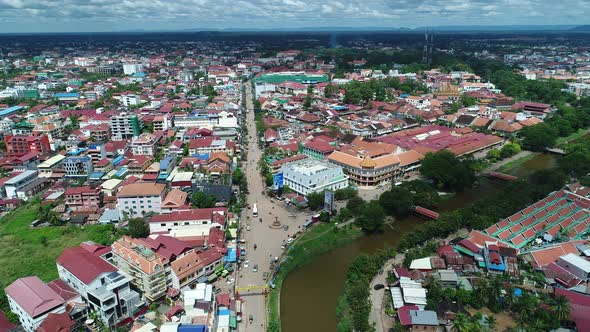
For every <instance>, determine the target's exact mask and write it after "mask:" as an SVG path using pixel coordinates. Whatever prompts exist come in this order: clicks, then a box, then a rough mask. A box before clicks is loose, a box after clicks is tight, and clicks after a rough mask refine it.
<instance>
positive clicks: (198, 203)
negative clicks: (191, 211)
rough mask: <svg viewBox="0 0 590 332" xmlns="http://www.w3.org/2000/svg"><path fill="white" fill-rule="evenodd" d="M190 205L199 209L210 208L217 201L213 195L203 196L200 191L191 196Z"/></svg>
mask: <svg viewBox="0 0 590 332" xmlns="http://www.w3.org/2000/svg"><path fill="white" fill-rule="evenodd" d="M191 203H192V205H193V206H194V207H196V208H199V209H202V208H211V207H214V206H215V203H217V199H216V198H215V196H213V195H205V193H204V192H202V191H196V192H195V193H193V195H192V196H191Z"/></svg>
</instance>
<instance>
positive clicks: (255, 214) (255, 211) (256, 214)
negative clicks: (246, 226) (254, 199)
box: [252, 203, 258, 217]
mask: <svg viewBox="0 0 590 332" xmlns="http://www.w3.org/2000/svg"><path fill="white" fill-rule="evenodd" d="M252 216H254V217H258V207H257V206H256V203H254V205H253V206H252Z"/></svg>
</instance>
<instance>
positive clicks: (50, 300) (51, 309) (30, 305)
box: [5, 276, 66, 332]
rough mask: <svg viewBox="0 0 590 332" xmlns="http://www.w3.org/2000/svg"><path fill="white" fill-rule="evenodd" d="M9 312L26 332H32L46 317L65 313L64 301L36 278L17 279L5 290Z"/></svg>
mask: <svg viewBox="0 0 590 332" xmlns="http://www.w3.org/2000/svg"><path fill="white" fill-rule="evenodd" d="M5 291H6V297H7V298H8V304H9V306H10V310H11V311H12V312H13V313H15V314H16V315H17V316H18V319H19V321H20V323H21V325H22V327H23V329H24V330H25V331H27V332H34V331H36V330H37V328H38V327H39V325H41V323H43V321H44V320H45V318H47V315H49V314H51V313H53V314H59V313H63V312H65V311H66V308H65V301H64V299H63V298H61V297H60V296H59V294H57V293H56V292H55V291H54V290H53V289H51V287H49V286H48V285H47V284H45V283H44V282H43V281H41V279H39V278H38V277H36V276H32V277H25V278H20V279H17V280H16V281H15V282H13V283H12V284H10V285H9V286H8V287H6V289H5Z"/></svg>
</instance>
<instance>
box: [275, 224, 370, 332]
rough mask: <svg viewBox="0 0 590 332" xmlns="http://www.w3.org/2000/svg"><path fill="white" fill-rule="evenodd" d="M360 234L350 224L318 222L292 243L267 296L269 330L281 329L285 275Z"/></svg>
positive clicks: (359, 231)
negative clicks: (281, 296)
mask: <svg viewBox="0 0 590 332" xmlns="http://www.w3.org/2000/svg"><path fill="white" fill-rule="evenodd" d="M361 234H362V232H361V230H360V229H358V228H356V227H352V226H351V227H346V228H344V229H339V228H337V227H335V226H334V224H332V223H330V224H318V225H316V226H315V227H313V228H312V229H311V230H309V231H308V232H306V233H305V234H304V235H303V236H301V238H299V239H298V240H297V241H296V242H295V243H294V244H293V245H294V248H293V249H292V250H289V256H288V257H289V258H288V259H287V260H286V261H285V263H283V264H282V265H281V269H280V271H279V272H278V274H277V275H276V277H275V285H276V288H275V289H272V290H271V291H270V293H269V296H268V308H269V314H268V322H269V325H268V326H269V329H268V330H269V331H280V329H281V317H280V312H279V310H280V295H281V286H282V285H283V281H284V280H285V278H286V277H287V275H288V274H289V273H290V272H291V271H293V270H295V269H297V268H299V267H301V266H303V265H305V264H307V263H309V262H311V261H312V260H313V259H314V258H315V257H316V256H317V255H320V254H323V253H326V252H328V251H330V250H333V249H335V248H338V247H340V246H342V245H344V244H346V243H348V242H350V241H352V240H354V239H356V238H357V237H359V236H360V235H361Z"/></svg>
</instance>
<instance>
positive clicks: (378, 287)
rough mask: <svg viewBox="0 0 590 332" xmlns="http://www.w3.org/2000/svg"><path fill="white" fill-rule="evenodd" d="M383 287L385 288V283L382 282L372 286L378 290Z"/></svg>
mask: <svg viewBox="0 0 590 332" xmlns="http://www.w3.org/2000/svg"><path fill="white" fill-rule="evenodd" d="M383 288H385V285H384V284H377V285H375V286H373V289H374V290H380V289H383Z"/></svg>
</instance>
